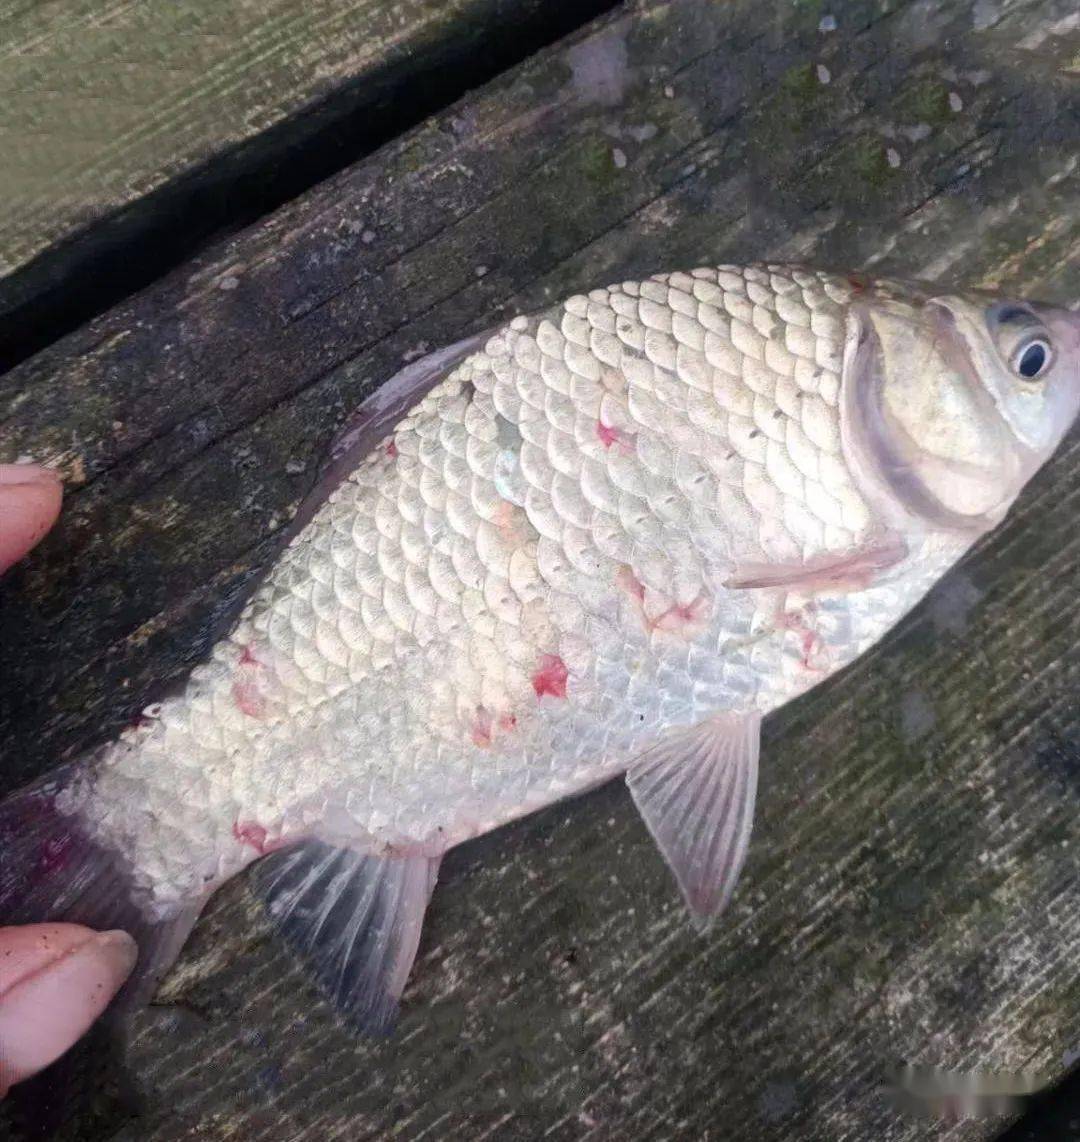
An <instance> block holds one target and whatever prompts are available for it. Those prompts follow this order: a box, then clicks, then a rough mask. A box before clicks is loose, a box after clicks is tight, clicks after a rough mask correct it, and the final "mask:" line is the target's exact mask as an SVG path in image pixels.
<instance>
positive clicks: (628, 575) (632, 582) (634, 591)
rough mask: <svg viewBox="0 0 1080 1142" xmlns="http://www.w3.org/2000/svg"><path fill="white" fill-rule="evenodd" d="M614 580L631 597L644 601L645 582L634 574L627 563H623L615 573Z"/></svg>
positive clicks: (640, 601)
mask: <svg viewBox="0 0 1080 1142" xmlns="http://www.w3.org/2000/svg"><path fill="white" fill-rule="evenodd" d="M615 582H616V584H618V586H619V587H620V588H621V589H622V590H623V591H625V592H626V593H627V594H628V595H629V596H630V598H631V599H637V601H638V602H639V603H643V602H645V584H644V583H642V581H641V580H640V579H639V578H638V577H637V576H636V575H635V574H634V572H633V569H632V568H631V567H630V566H629V564H626V563H624V564H623V565H622V566H621V567H620V568H619V570H618V571H617V572H616V573H615Z"/></svg>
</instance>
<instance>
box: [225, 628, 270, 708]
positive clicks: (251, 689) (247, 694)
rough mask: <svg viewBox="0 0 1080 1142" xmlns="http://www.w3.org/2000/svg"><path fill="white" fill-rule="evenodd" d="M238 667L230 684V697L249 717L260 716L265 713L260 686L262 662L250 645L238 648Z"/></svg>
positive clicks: (264, 702) (264, 700) (264, 703)
mask: <svg viewBox="0 0 1080 1142" xmlns="http://www.w3.org/2000/svg"><path fill="white" fill-rule="evenodd" d="M238 666H239V669H238V671H237V676H236V681H235V682H233V685H232V697H233V701H234V702H235V703H236V707H237V709H238V710H240V712H241V713H243V714H247V716H248V717H249V718H262V717H264V716H265V715H266V699H265V698H264V697H263V694H262V690H261V687H260V682H261V680H262V679H261V675H262V672H263V664H262V663H261V662H260V661H259V660H258V658H256V657H255V653H254V651H253V650H252V649H251V647H250V646H244V647H242V648H241V650H240V658H239V659H238Z"/></svg>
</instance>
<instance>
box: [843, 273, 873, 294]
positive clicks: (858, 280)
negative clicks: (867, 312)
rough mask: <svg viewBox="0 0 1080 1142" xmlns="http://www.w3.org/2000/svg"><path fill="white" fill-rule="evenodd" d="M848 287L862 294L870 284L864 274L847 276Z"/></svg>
mask: <svg viewBox="0 0 1080 1142" xmlns="http://www.w3.org/2000/svg"><path fill="white" fill-rule="evenodd" d="M847 280H848V285H849V286H851V288H852V289H853V290H854V291H855V292H856V293H862V292H863V290H864V289H866V287H867V286H868V285H869V284H870V282H869V281H868V280H867V278H866V275H865V274H848V279H847Z"/></svg>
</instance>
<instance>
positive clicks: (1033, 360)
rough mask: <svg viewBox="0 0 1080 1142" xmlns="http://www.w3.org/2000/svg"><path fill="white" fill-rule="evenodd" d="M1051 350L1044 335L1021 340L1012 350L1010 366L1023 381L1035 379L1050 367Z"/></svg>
mask: <svg viewBox="0 0 1080 1142" xmlns="http://www.w3.org/2000/svg"><path fill="white" fill-rule="evenodd" d="M1052 359H1053V352H1052V350H1051V348H1050V343H1049V342H1048V341H1047V340H1046V339H1045V338H1044V337H1035V338H1032V339H1030V340H1028V341H1024V342H1022V343H1021V344H1020V345H1018V346H1017V347H1016V349H1015V351H1014V352H1013V360H1012V368H1013V372H1014V373H1016V375H1017V376H1018V377H1022V378H1023V379H1024V380H1025V381H1037V380H1038V379H1039V378H1040V377H1041V376H1042V375H1043V374H1044V373H1045V372H1046V370H1047V369H1048V368H1049V367H1050V362H1051V360H1052Z"/></svg>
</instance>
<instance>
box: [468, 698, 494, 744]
mask: <svg viewBox="0 0 1080 1142" xmlns="http://www.w3.org/2000/svg"><path fill="white" fill-rule="evenodd" d="M491 727H492V718H491V712H490V711H489V710H486V709H485V708H484V707H483V706H477V707H476V713H475V714H474V715H473V723H472V740H473V745H477V746H479V747H480V748H481V749H486V748H487V747H488V746H489V745H491Z"/></svg>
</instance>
